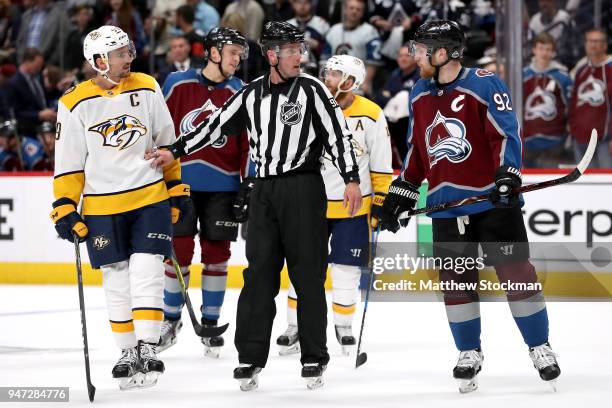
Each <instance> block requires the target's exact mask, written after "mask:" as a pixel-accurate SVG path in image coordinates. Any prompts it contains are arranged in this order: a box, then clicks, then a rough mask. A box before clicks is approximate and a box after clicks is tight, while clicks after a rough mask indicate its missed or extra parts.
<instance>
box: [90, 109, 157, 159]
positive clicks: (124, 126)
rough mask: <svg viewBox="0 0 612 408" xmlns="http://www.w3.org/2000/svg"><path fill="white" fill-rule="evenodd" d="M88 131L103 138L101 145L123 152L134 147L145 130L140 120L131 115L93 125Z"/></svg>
mask: <svg viewBox="0 0 612 408" xmlns="http://www.w3.org/2000/svg"><path fill="white" fill-rule="evenodd" d="M89 131H91V132H96V133H99V134H101V135H102V137H103V138H104V140H103V142H102V145H103V146H111V147H118V148H119V150H123V149H125V148H128V147H130V146H132V145H134V144H135V143H136V142H137V141H138V139H140V137H141V136H143V135H145V134H146V133H147V128H146V126H145V125H143V124H142V122H141V121H140V120H138V119H137V118H135V117H134V116H131V115H121V116H117V117H116V118H112V119H107V120H105V121H104V122H102V123H98V124H97V125H93V126H92V127H90V128H89Z"/></svg>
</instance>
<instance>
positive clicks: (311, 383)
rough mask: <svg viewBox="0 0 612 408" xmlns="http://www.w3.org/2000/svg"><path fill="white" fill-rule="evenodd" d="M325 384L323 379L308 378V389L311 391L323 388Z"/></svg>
mask: <svg viewBox="0 0 612 408" xmlns="http://www.w3.org/2000/svg"><path fill="white" fill-rule="evenodd" d="M323 384H324V382H323V377H307V378H306V388H308V389H309V390H316V389H317V388H321V387H322V386H323Z"/></svg>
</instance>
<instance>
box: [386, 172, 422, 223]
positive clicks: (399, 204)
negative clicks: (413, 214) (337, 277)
mask: <svg viewBox="0 0 612 408" xmlns="http://www.w3.org/2000/svg"><path fill="white" fill-rule="evenodd" d="M418 200H419V188H418V187H417V186H415V185H414V184H412V183H409V182H407V181H403V180H402V179H400V178H399V177H398V178H396V179H395V180H393V182H392V183H391V186H389V193H388V194H387V197H386V198H385V201H384V203H383V205H382V208H381V209H380V211H379V212H378V217H377V218H378V222H379V223H380V230H381V231H384V230H387V231H391V232H393V233H396V232H397V231H398V230H399V229H400V226H403V227H405V226H406V225H408V219H406V220H402V221H401V223H400V221H399V220H398V217H399V215H400V214H401V213H403V212H404V211H408V210H412V209H413V208H414V207H415V206H416V203H417V201H418Z"/></svg>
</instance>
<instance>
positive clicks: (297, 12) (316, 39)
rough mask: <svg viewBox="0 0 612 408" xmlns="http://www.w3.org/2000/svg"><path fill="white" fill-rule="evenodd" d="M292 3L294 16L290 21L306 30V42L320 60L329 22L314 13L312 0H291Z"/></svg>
mask: <svg viewBox="0 0 612 408" xmlns="http://www.w3.org/2000/svg"><path fill="white" fill-rule="evenodd" d="M291 5H292V7H293V15H294V17H293V18H291V19H290V20H288V22H289V23H290V24H293V25H294V26H296V27H298V28H299V29H301V30H302V31H304V37H305V38H306V42H307V43H308V45H309V47H310V50H311V51H313V52H314V54H315V57H316V58H317V61H318V59H319V58H320V57H321V53H322V52H323V46H324V45H325V35H326V34H327V32H328V31H329V24H327V21H325V20H324V19H323V18H321V17H319V16H315V15H313V10H312V0H291Z"/></svg>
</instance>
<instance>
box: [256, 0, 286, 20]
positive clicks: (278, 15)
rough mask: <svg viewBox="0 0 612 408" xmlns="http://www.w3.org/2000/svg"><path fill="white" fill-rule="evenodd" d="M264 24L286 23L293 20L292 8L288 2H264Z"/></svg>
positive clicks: (282, 0)
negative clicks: (271, 22)
mask: <svg viewBox="0 0 612 408" xmlns="http://www.w3.org/2000/svg"><path fill="white" fill-rule="evenodd" d="M263 3H264V5H263V6H264V13H265V15H266V19H265V22H268V21H287V20H289V19H290V18H293V7H292V6H291V2H290V1H289V0H264V1H263Z"/></svg>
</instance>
